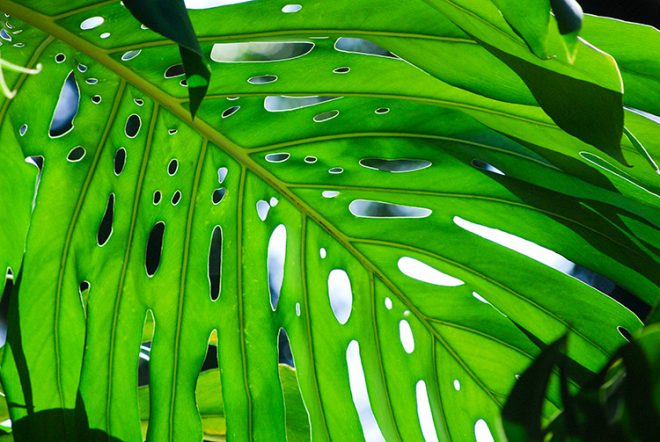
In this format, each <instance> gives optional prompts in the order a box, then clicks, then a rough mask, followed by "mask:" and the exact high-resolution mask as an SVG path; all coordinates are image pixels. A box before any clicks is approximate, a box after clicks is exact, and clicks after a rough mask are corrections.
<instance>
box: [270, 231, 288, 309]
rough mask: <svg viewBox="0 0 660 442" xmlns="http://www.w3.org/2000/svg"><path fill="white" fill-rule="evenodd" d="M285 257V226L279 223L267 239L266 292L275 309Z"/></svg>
mask: <svg viewBox="0 0 660 442" xmlns="http://www.w3.org/2000/svg"><path fill="white" fill-rule="evenodd" d="M285 259H286V227H285V226H284V224H280V225H278V226H277V227H275V230H273V233H272V234H271V235H270V240H268V259H267V269H268V292H269V293H270V306H271V308H272V309H273V311H275V310H276V309H277V304H278V302H279V300H280V292H281V290H282V282H283V281H284V262H285Z"/></svg>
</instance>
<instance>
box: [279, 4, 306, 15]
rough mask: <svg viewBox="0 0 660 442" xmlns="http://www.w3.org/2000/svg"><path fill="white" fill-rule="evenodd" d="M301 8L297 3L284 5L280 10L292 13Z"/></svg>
mask: <svg viewBox="0 0 660 442" xmlns="http://www.w3.org/2000/svg"><path fill="white" fill-rule="evenodd" d="M301 9H302V5H298V4H291V5H284V6H283V7H282V12H284V13H285V14H293V13H296V12H298V11H300V10H301Z"/></svg>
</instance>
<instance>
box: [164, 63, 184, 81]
mask: <svg viewBox="0 0 660 442" xmlns="http://www.w3.org/2000/svg"><path fill="white" fill-rule="evenodd" d="M185 74H186V71H185V70H184V69H183V64H181V63H179V64H175V65H173V66H170V67H169V68H167V69H165V73H164V74H163V75H164V77H165V79H170V78H176V77H182V76H184V75H185Z"/></svg>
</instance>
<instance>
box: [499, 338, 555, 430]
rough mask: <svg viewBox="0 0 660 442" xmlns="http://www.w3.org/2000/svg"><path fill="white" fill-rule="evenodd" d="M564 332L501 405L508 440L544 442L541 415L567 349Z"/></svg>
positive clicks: (535, 361)
mask: <svg viewBox="0 0 660 442" xmlns="http://www.w3.org/2000/svg"><path fill="white" fill-rule="evenodd" d="M566 341H567V336H566V335H564V336H562V337H560V338H559V339H557V340H556V341H555V342H553V343H551V344H550V345H548V346H547V347H546V348H545V349H543V351H542V352H541V354H539V355H538V356H537V357H536V359H535V360H534V361H533V362H532V363H531V364H530V365H529V367H528V368H527V369H526V370H525V372H524V373H522V374H521V375H520V378H519V379H518V381H517V382H516V384H515V385H514V387H513V389H512V390H511V393H509V396H508V397H507V401H506V403H505V404H504V407H503V408H502V419H503V424H504V431H505V432H506V435H507V437H508V438H509V440H529V441H542V440H543V431H542V426H541V422H542V416H543V404H544V402H545V397H546V390H547V389H548V383H549V382H550V377H551V375H552V372H553V371H554V369H555V367H556V366H557V365H559V363H560V361H561V360H562V358H563V357H564V352H565V351H566V350H565V349H566Z"/></svg>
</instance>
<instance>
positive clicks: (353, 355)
mask: <svg viewBox="0 0 660 442" xmlns="http://www.w3.org/2000/svg"><path fill="white" fill-rule="evenodd" d="M346 365H347V366H348V383H349V385H350V387H351V396H352V397H353V404H354V405H355V409H356V410H357V412H358V417H359V419H360V425H361V426H362V433H363V434H364V439H365V440H368V441H383V442H384V441H385V438H384V437H383V433H382V432H381V431H380V427H379V426H378V422H377V421H376V417H375V416H374V412H373V410H372V408H371V402H370V401H369V392H368V390H367V380H366V378H365V376H364V368H363V366H362V358H361V357H360V344H359V343H358V341H356V340H352V341H351V342H349V343H348V347H347V348H346Z"/></svg>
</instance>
